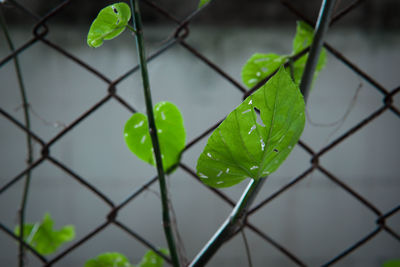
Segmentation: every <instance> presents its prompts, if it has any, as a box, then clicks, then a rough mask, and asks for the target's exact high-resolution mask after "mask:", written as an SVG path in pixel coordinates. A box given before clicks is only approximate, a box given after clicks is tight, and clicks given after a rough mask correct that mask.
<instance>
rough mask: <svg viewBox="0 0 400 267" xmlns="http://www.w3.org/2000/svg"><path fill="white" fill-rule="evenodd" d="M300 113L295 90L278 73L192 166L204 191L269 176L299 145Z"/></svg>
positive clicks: (220, 130) (299, 99) (227, 122)
mask: <svg viewBox="0 0 400 267" xmlns="http://www.w3.org/2000/svg"><path fill="white" fill-rule="evenodd" d="M255 109H257V110H259V111H260V118H261V120H260V119H259V118H258V114H257V113H256V111H255ZM304 113H305V105H304V100H303V96H302V95H301V93H300V90H299V88H298V87H297V86H296V85H295V84H294V83H293V81H292V79H291V78H290V76H289V75H288V74H287V73H286V71H285V70H284V69H283V68H280V70H279V71H278V72H277V73H276V74H275V75H274V76H273V77H272V78H271V79H270V80H269V81H268V82H267V83H266V84H265V85H264V86H263V87H261V88H260V89H259V90H257V91H256V92H255V93H254V94H252V95H250V96H249V97H247V98H246V100H244V102H243V103H242V104H240V105H239V106H238V107H237V108H236V109H235V110H233V111H232V112H231V113H230V114H229V115H228V116H227V118H226V119H225V120H224V121H223V122H222V123H221V124H220V125H219V126H218V128H217V129H216V130H215V131H214V132H213V133H212V135H211V136H210V138H209V139H208V143H207V145H206V147H205V148H204V150H203V152H202V153H201V155H200V157H199V159H198V161H197V174H198V176H199V177H200V179H201V180H202V181H203V182H204V183H205V184H207V185H209V186H212V187H228V186H232V185H235V184H237V183H239V182H241V181H243V180H244V179H246V178H252V179H260V178H262V177H265V176H267V175H269V174H271V173H272V172H274V171H275V170H277V169H278V167H279V166H280V165H281V164H282V162H283V161H284V160H285V159H286V157H287V156H288V155H289V153H290V152H291V151H292V149H293V147H294V146H295V145H296V143H297V141H298V140H299V138H300V135H301V133H302V131H303V128H304V124H305V115H304ZM261 121H262V122H261ZM262 124H264V125H262Z"/></svg>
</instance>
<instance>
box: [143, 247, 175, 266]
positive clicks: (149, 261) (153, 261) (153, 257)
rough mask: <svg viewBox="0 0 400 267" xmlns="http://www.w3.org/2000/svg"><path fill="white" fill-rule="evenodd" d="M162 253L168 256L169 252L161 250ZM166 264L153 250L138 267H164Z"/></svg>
mask: <svg viewBox="0 0 400 267" xmlns="http://www.w3.org/2000/svg"><path fill="white" fill-rule="evenodd" d="M160 251H161V252H162V253H163V254H165V255H168V250H166V249H160ZM163 264H164V259H163V258H162V257H161V256H159V255H158V254H157V253H155V252H154V251H152V250H149V251H148V252H147V253H146V254H145V255H144V256H143V259H142V261H141V262H140V263H139V265H138V266H137V267H162V266H163Z"/></svg>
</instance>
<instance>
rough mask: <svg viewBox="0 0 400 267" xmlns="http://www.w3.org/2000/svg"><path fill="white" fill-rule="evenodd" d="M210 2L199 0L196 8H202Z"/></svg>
mask: <svg viewBox="0 0 400 267" xmlns="http://www.w3.org/2000/svg"><path fill="white" fill-rule="evenodd" d="M209 2H211V0H200V2H199V6H198V8H201V7H202V6H204V5H206V4H208V3H209Z"/></svg>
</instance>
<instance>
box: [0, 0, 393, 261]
mask: <svg viewBox="0 0 400 267" xmlns="http://www.w3.org/2000/svg"><path fill="white" fill-rule="evenodd" d="M71 2H74V1H73V0H66V1H63V2H62V3H61V4H59V5H58V6H55V7H54V8H53V9H52V10H51V11H50V12H49V13H47V14H46V15H44V16H38V15H36V14H34V13H33V12H31V11H30V10H28V9H27V8H25V7H24V6H23V5H21V4H19V3H18V2H17V1H9V2H8V4H10V5H13V6H14V7H15V8H17V9H19V10H20V11H21V12H23V13H24V14H26V16H29V17H32V19H34V20H35V21H36V23H35V24H34V25H33V27H32V32H33V36H32V38H31V39H30V40H28V41H27V42H25V43H24V44H22V45H20V46H19V47H17V48H16V49H15V51H14V52H11V53H9V54H8V55H7V56H5V57H4V58H3V59H1V61H0V71H1V67H3V66H5V65H6V64H10V62H12V60H13V59H14V58H15V57H17V56H18V55H20V54H21V53H23V52H24V50H26V49H30V48H31V47H33V46H35V45H36V44H37V43H42V44H44V45H45V46H46V47H47V48H48V49H50V50H53V51H56V52H57V53H59V54H60V55H63V56H64V57H65V60H72V61H73V62H74V63H75V64H76V65H77V66H80V67H81V68H84V69H86V70H87V71H88V72H90V73H91V74H93V75H95V76H96V77H97V79H99V80H102V81H103V82H105V83H107V85H108V92H107V93H106V94H105V95H104V97H103V98H102V99H101V100H100V101H98V102H97V103H96V104H94V105H93V106H92V107H91V108H89V109H88V110H86V111H85V112H84V113H82V114H81V115H80V116H79V117H77V118H75V119H74V120H73V121H72V122H71V123H70V124H69V125H67V126H66V127H65V128H64V129H62V130H61V131H60V132H59V133H57V134H56V135H55V136H54V137H53V138H51V139H50V140H49V141H44V139H43V138H42V137H40V136H39V135H37V134H36V133H35V132H33V131H31V130H28V128H27V127H26V125H24V124H23V123H22V122H20V121H19V120H18V119H17V118H16V117H15V116H13V115H12V114H10V113H9V112H7V111H6V110H5V109H3V108H2V107H0V114H1V115H2V116H3V117H4V118H6V119H7V120H9V121H10V122H12V123H13V124H14V125H15V126H16V127H18V128H19V129H20V130H21V131H23V132H24V133H25V134H28V135H30V136H31V137H32V138H33V140H34V141H35V142H36V143H38V144H40V146H41V154H40V156H39V157H38V158H36V159H35V160H34V162H32V163H31V164H30V165H29V166H28V167H27V168H26V169H23V170H21V171H20V172H19V173H18V175H16V176H15V177H12V178H8V179H6V181H7V182H6V183H5V184H4V185H3V186H2V187H1V189H0V193H1V194H2V193H4V192H6V191H7V190H9V189H10V188H12V187H13V186H15V184H17V183H18V182H19V181H21V180H23V179H24V178H25V177H26V175H27V173H29V172H30V171H33V170H35V168H37V167H38V166H40V165H42V164H43V163H44V162H48V163H51V164H52V165H54V166H56V167H57V168H59V169H60V170H62V171H64V172H65V173H67V174H68V175H69V176H70V177H71V178H72V179H75V180H76V181H78V182H79V183H80V184H81V185H82V186H83V187H86V188H87V189H88V190H90V191H91V193H92V194H94V195H96V196H97V197H99V198H100V199H101V200H102V201H103V202H104V204H105V205H107V206H108V207H109V213H108V215H107V216H106V217H105V218H104V219H105V221H104V222H101V223H100V224H99V225H98V226H97V227H96V228H95V229H93V230H92V231H90V232H89V233H87V234H86V236H84V237H83V238H81V239H79V240H77V241H75V242H74V243H73V244H72V245H71V246H69V247H68V248H66V249H65V250H63V251H61V252H60V253H58V254H57V255H56V256H55V257H52V258H47V257H44V256H43V255H40V254H39V253H38V252H37V251H35V249H34V248H32V247H31V246H30V245H29V244H27V243H24V246H25V247H26V248H27V249H28V250H30V251H31V252H32V253H33V254H34V255H35V256H36V257H37V258H38V259H39V260H40V261H41V262H42V263H43V266H52V265H53V264H55V263H57V262H59V261H62V260H63V259H64V258H65V257H66V256H67V255H68V254H69V253H71V252H72V251H74V250H76V249H79V248H80V246H82V245H83V244H84V243H85V242H87V241H88V240H89V239H91V238H93V237H94V236H96V235H97V234H98V233H100V232H102V231H103V230H104V229H106V228H107V227H109V226H110V225H114V226H116V227H119V228H120V229H122V230H123V231H124V232H125V233H126V234H127V235H129V236H131V237H132V238H134V239H136V240H138V241H139V242H141V243H142V244H143V246H145V247H147V248H149V249H152V250H154V251H157V252H158V250H157V245H154V244H152V243H151V242H150V241H148V240H146V239H145V238H144V237H143V236H142V235H141V234H140V233H138V232H136V231H135V230H133V229H131V228H130V227H128V226H127V225H125V224H124V223H122V222H121V221H120V220H119V218H118V212H119V211H120V210H121V209H123V208H124V207H125V206H126V205H128V204H130V203H132V202H133V201H134V200H135V199H136V198H137V197H138V196H140V195H141V194H142V193H143V192H145V191H146V189H147V188H149V186H150V185H151V184H153V183H155V182H156V181H157V177H153V178H152V179H150V180H149V181H148V182H146V183H145V184H143V185H142V186H140V187H139V188H137V190H136V191H135V192H132V193H131V194H130V195H129V196H127V197H126V199H125V200H124V201H122V202H121V203H114V202H113V201H112V200H111V199H110V198H109V197H108V196H107V195H106V194H104V193H103V192H101V191H100V190H99V189H97V188H96V186H95V185H93V184H92V183H90V182H89V181H88V180H87V179H85V177H82V176H80V175H79V174H77V173H76V172H75V171H74V170H73V169H71V168H70V167H69V166H67V165H66V164H64V163H63V162H61V161H59V160H58V159H57V158H56V157H55V156H53V155H52V153H51V152H50V149H51V147H52V146H54V145H55V144H56V143H57V142H60V140H61V139H63V138H64V137H65V136H66V135H68V134H69V133H70V132H71V130H72V129H73V128H74V127H76V126H77V125H79V124H84V123H85V121H86V119H87V118H88V117H90V116H92V115H93V114H94V113H95V112H96V111H98V110H99V109H101V108H102V107H103V105H105V104H106V103H107V102H109V101H110V100H112V99H114V100H116V101H118V103H120V105H122V106H123V107H125V108H127V109H128V110H129V111H131V112H136V109H135V107H133V106H132V105H130V104H129V103H128V101H126V100H125V99H124V98H123V97H121V96H120V95H119V94H118V90H117V87H118V85H119V84H120V83H121V82H122V81H123V80H125V79H127V78H128V77H130V76H131V75H132V74H133V73H135V72H137V71H138V70H139V66H135V67H133V68H132V69H130V70H128V71H127V72H126V73H123V74H122V75H120V76H119V77H118V78H116V79H114V80H111V79H109V78H108V77H107V76H106V75H105V74H103V73H101V72H100V71H98V70H97V69H96V68H95V67H93V66H90V65H89V64H87V63H85V61H83V60H82V59H80V58H78V57H77V56H75V55H73V54H72V53H70V52H68V51H66V50H65V49H64V48H63V47H62V46H60V45H58V44H56V43H54V42H52V41H50V40H49V39H48V38H47V37H46V36H47V35H48V33H49V31H50V30H51V29H50V28H49V27H48V26H47V22H48V21H49V20H50V19H52V18H53V17H55V16H57V15H58V14H59V13H60V12H61V11H62V10H63V9H65V8H67V7H68V5H69V4H71ZM359 2H361V1H356V2H354V3H352V4H351V5H349V6H348V7H347V8H345V9H343V10H342V11H341V12H339V13H338V14H337V15H336V16H335V18H334V19H333V22H335V21H337V20H339V19H341V18H342V17H344V16H345V15H346V14H347V13H349V12H351V10H353V9H354V8H356V7H357V5H358V4H359ZM143 3H144V4H147V5H148V6H149V7H150V8H152V9H154V11H155V12H157V13H158V14H159V15H160V16H163V17H164V18H165V19H167V20H169V21H171V22H173V23H175V24H176V27H175V30H174V32H173V34H171V37H170V38H169V39H168V40H166V41H165V42H164V44H163V45H162V46H161V47H160V48H159V49H158V51H156V52H155V53H153V54H152V55H150V56H149V57H148V61H151V60H156V59H157V58H158V56H160V55H162V54H163V53H165V52H166V51H168V50H169V49H170V48H171V47H176V46H178V47H181V48H183V49H185V50H187V51H189V52H190V53H191V54H192V55H193V56H195V57H196V58H197V59H198V60H200V61H202V62H204V63H205V64H206V65H207V66H209V68H210V69H212V70H213V71H215V72H216V73H218V74H219V76H220V77H221V79H225V80H226V81H228V82H229V83H231V84H232V85H233V87H235V88H236V89H237V90H239V91H240V92H242V93H243V97H246V96H248V95H249V94H250V93H251V92H254V91H255V90H256V89H257V88H259V87H260V86H261V84H263V83H264V82H265V81H266V80H268V79H269V77H267V78H266V79H265V80H264V81H263V82H262V83H260V84H258V85H256V86H255V87H254V88H252V89H250V90H247V89H246V88H244V87H243V86H242V85H241V84H240V83H239V82H238V81H236V80H235V79H234V78H233V77H231V76H230V75H228V74H227V73H226V72H225V71H224V70H223V69H221V68H220V67H218V66H217V65H216V64H215V63H213V62H212V61H211V60H209V59H208V58H207V57H206V56H205V55H203V54H202V53H201V51H198V50H197V49H195V48H194V47H193V46H192V45H190V44H189V43H188V42H187V41H186V38H187V37H188V35H189V33H190V27H189V24H190V22H191V21H192V20H193V19H194V18H195V17H196V16H197V15H198V14H199V13H201V12H206V11H202V10H198V11H195V12H193V13H191V14H189V15H188V16H187V17H186V18H184V19H183V20H180V19H177V18H175V17H174V15H173V14H171V13H170V12H168V11H166V10H165V9H163V8H162V7H161V6H159V5H158V4H156V3H154V2H152V1H150V0H143ZM49 5H50V4H49ZM285 5H286V6H287V7H288V8H289V10H291V11H292V12H294V13H295V14H296V15H297V16H299V17H300V18H301V19H303V20H306V21H308V22H309V23H310V24H312V22H311V21H309V20H307V18H305V17H304V16H303V15H302V14H301V13H300V12H299V11H297V10H296V9H295V8H293V7H292V6H290V5H289V4H287V3H286V4H285ZM325 48H326V49H327V51H328V52H329V53H330V54H331V55H332V56H334V57H335V58H336V59H337V60H339V61H340V62H342V63H343V64H344V65H345V66H346V67H347V68H348V70H349V71H351V72H354V73H355V74H356V75H358V76H359V77H360V78H361V79H363V80H364V81H365V82H367V83H369V84H370V85H371V86H372V87H373V88H374V90H376V91H378V92H379V93H380V96H379V97H380V98H381V99H382V102H383V103H382V105H381V106H380V107H379V108H378V109H377V110H375V111H372V112H371V113H370V114H369V115H368V116H366V117H365V118H364V119H362V120H361V121H359V122H358V123H357V124H355V125H353V127H352V128H350V129H349V130H348V131H346V132H345V133H344V134H342V135H341V136H339V137H338V138H336V139H335V140H333V141H332V142H330V143H329V144H328V145H326V146H325V147H323V148H322V149H320V150H319V151H315V150H313V149H312V148H311V147H310V146H309V145H307V143H305V142H303V141H300V142H299V146H300V147H301V148H302V149H304V151H305V152H306V153H308V154H309V155H310V157H311V158H312V160H311V163H310V166H309V167H308V169H307V170H306V171H304V172H303V173H300V174H299V175H298V176H296V177H294V178H293V179H292V180H291V181H290V182H289V183H287V184H286V185H284V186H283V187H282V188H280V189H279V190H277V191H276V192H274V193H273V194H272V195H270V196H269V197H268V198H266V199H264V200H262V201H261V202H260V203H258V204H257V205H255V206H254V207H253V208H252V209H251V210H250V211H249V213H248V215H247V216H251V215H253V214H254V213H256V212H259V211H260V209H261V208H262V207H265V206H267V205H269V203H270V202H271V201H272V200H274V199H276V198H279V197H280V196H281V195H283V194H290V189H291V188H292V187H293V186H294V185H296V184H297V183H299V182H300V181H302V180H304V179H306V178H307V177H308V176H309V175H310V174H311V173H312V172H314V171H317V170H318V171H319V172H321V173H322V174H323V175H324V176H325V177H326V178H328V179H329V180H331V181H332V182H333V183H334V184H336V186H337V187H338V188H341V189H342V190H344V191H345V192H346V193H347V194H348V195H349V196H351V197H352V198H354V199H356V200H357V201H359V202H360V203H361V204H362V205H363V206H364V207H365V208H367V209H368V210H369V211H370V212H371V213H373V214H374V218H375V228H374V229H372V230H371V231H370V232H366V233H365V236H364V237H363V238H361V239H360V240H356V241H355V242H354V244H352V245H351V246H350V247H344V248H343V250H342V252H340V253H339V254H337V255H336V256H334V257H333V258H331V259H326V262H325V263H324V264H323V265H324V266H328V265H331V264H334V263H337V262H338V261H340V260H342V259H343V258H344V257H346V256H347V255H349V254H351V253H353V252H354V251H356V250H357V249H358V248H360V247H361V246H363V245H364V244H366V243H368V242H370V241H371V240H373V239H374V238H376V237H377V236H379V235H380V234H381V233H382V232H386V233H387V234H389V235H390V236H391V237H393V239H395V240H397V241H400V234H399V233H398V232H396V231H395V230H394V229H393V228H392V227H390V226H389V225H388V223H387V222H388V221H389V220H390V218H391V217H393V216H394V215H395V214H399V210H400V205H397V206H395V207H393V208H392V209H389V210H380V209H378V208H377V207H376V205H374V203H371V202H370V201H369V200H368V199H367V198H365V197H364V196H363V195H361V194H360V193H358V192H357V190H355V189H353V188H352V187H351V186H349V185H347V184H346V182H345V181H343V180H342V179H341V178H340V177H338V176H337V175H335V173H334V171H332V170H328V169H327V168H326V167H324V166H323V164H321V163H320V161H319V159H320V158H321V157H322V156H324V155H326V154H327V153H329V152H330V151H331V150H332V149H334V148H335V147H337V146H339V145H340V144H341V143H342V142H344V141H345V140H346V139H348V138H349V137H351V136H352V135H353V134H355V133H357V132H359V131H361V130H363V129H364V127H365V126H366V125H368V124H370V123H371V122H373V121H374V120H376V119H377V118H378V117H380V116H382V114H384V113H387V112H392V113H394V114H395V115H396V116H397V117H399V118H400V110H399V109H398V108H397V107H396V106H395V105H394V101H393V99H394V97H395V95H396V94H398V93H399V91H400V87H398V88H395V89H392V90H390V89H387V88H385V87H384V86H383V85H381V84H380V83H379V82H378V81H377V80H375V79H374V78H373V77H371V76H370V75H368V74H367V73H366V72H365V71H363V70H362V69H361V68H360V67H358V66H357V65H356V64H354V63H353V62H351V61H350V60H349V59H347V58H346V57H345V56H344V55H342V54H341V53H340V51H338V50H336V49H335V48H334V47H333V46H331V45H329V44H328V43H325ZM305 52H307V50H305V51H303V52H302V53H300V55H302V54H304V53H305ZM296 56H297V57H298V56H299V55H296ZM296 56H295V57H294V60H295V59H296ZM183 75H184V74H183ZM222 119H223V118H221V120H222ZM219 123H220V121H218V122H216V123H215V125H214V126H212V127H210V128H209V129H206V130H204V132H202V133H200V134H199V136H198V137H197V138H195V139H194V140H191V141H190V142H189V143H188V144H187V146H186V148H185V151H187V150H189V149H190V148H191V147H192V146H193V145H195V144H196V143H198V142H199V141H200V140H202V139H203V138H205V137H206V136H207V135H208V134H209V133H210V132H212V131H213V129H215V128H216V127H217V126H218V125H219ZM179 168H181V169H182V170H183V171H184V172H186V173H188V174H189V175H190V176H192V177H193V178H194V179H196V180H199V178H198V177H197V175H196V173H195V171H194V170H193V169H192V168H190V167H189V166H187V165H186V164H184V163H181V164H180V165H179ZM200 184H201V183H199V186H201V185H200ZM207 188H208V187H207ZM208 189H209V190H211V191H212V192H214V193H215V194H216V195H217V196H218V197H220V199H221V200H222V201H225V202H226V203H228V204H229V205H231V206H234V204H235V202H234V201H233V200H232V199H231V198H230V197H228V196H227V195H226V194H224V193H223V192H222V191H220V190H217V189H213V188H208ZM245 227H246V228H247V229H249V230H250V231H252V232H253V233H255V234H256V235H258V236H259V237H261V238H262V239H263V240H265V242H268V243H269V244H270V245H272V246H273V247H274V248H275V249H277V250H278V251H280V252H281V253H282V257H287V258H288V259H290V260H291V261H292V262H293V264H294V265H299V266H307V265H308V264H307V262H305V261H304V260H302V255H296V254H295V253H294V252H292V251H290V249H288V248H286V247H285V246H283V245H282V244H281V243H280V241H279V240H274V239H272V238H271V237H270V236H269V235H268V234H267V233H265V232H264V231H262V230H260V229H259V228H258V227H256V226H255V225H254V224H252V223H250V222H249V221H246V224H245ZM0 229H1V230H2V231H3V232H4V233H6V234H7V235H9V236H10V237H11V238H13V239H15V240H17V241H18V237H17V236H16V235H15V234H14V233H13V231H12V230H11V229H10V228H9V227H7V226H6V225H4V224H3V223H1V224H0ZM158 253H159V252H158ZM159 254H160V255H161V256H163V257H164V258H165V260H166V261H167V262H168V263H170V262H171V261H170V259H169V258H168V257H166V256H164V255H163V254H162V253H159Z"/></svg>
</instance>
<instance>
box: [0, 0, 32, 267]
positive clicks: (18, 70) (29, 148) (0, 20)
mask: <svg viewBox="0 0 400 267" xmlns="http://www.w3.org/2000/svg"><path fill="white" fill-rule="evenodd" d="M0 24H1V28H2V30H3V32H4V34H5V36H6V39H7V43H8V46H9V48H10V50H11V52H14V51H15V48H14V44H13V42H12V40H11V36H10V33H9V32H8V28H7V23H6V21H5V17H4V12H3V6H2V5H0ZM13 61H14V67H15V72H16V74H17V79H18V85H19V90H20V94H21V98H22V107H23V110H24V120H25V126H26V129H27V130H28V131H30V129H31V123H30V117H29V104H28V98H27V96H26V91H25V86H24V82H23V78H22V72H21V68H20V65H19V60H18V57H17V56H15V57H14V59H13ZM26 143H27V151H28V152H27V153H28V158H27V164H28V166H30V165H31V164H32V162H33V148H32V137H31V135H30V134H29V132H27V133H26ZM30 181H31V171H30V170H29V171H28V172H27V173H26V179H25V184H24V191H23V193H22V200H21V205H20V209H19V233H20V236H19V255H18V264H19V265H18V266H20V267H23V266H24V257H25V247H24V245H23V242H24V239H23V236H24V224H25V210H26V205H27V201H28V193H29V185H30Z"/></svg>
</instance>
